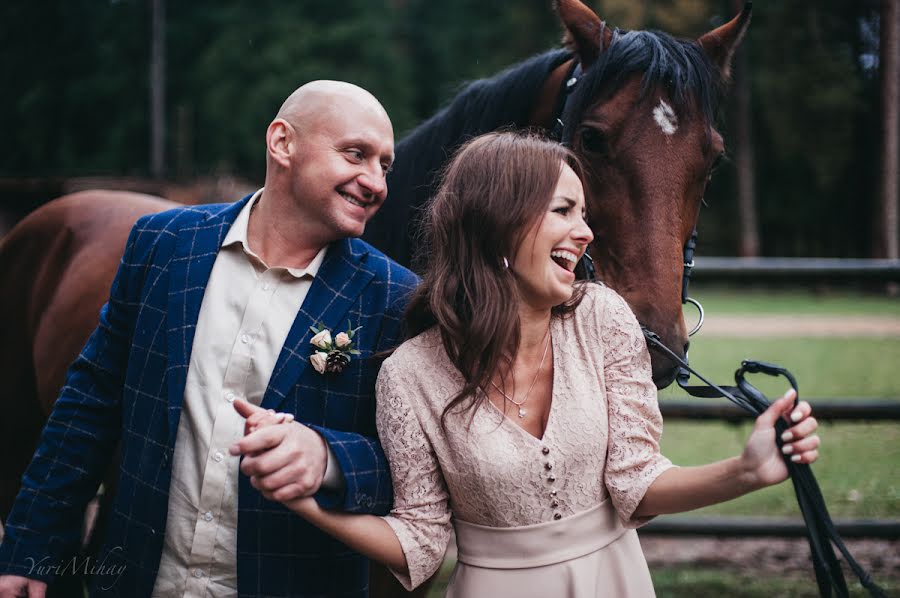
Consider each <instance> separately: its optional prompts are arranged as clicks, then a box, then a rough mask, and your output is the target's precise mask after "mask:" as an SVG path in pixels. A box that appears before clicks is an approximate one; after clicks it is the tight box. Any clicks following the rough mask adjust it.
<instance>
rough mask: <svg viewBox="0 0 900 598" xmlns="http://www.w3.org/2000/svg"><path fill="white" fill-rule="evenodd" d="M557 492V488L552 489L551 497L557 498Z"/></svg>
mask: <svg viewBox="0 0 900 598" xmlns="http://www.w3.org/2000/svg"><path fill="white" fill-rule="evenodd" d="M556 494H557V492H556V490H551V491H550V497H551V498H556Z"/></svg>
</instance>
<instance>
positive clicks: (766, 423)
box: [741, 389, 819, 487]
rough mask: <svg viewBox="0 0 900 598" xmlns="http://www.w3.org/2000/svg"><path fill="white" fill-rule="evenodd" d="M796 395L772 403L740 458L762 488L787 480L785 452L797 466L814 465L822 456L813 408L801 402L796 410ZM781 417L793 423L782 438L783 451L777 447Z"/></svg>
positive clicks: (755, 428) (761, 415)
mask: <svg viewBox="0 0 900 598" xmlns="http://www.w3.org/2000/svg"><path fill="white" fill-rule="evenodd" d="M796 396H797V393H796V392H795V391H794V389H791V390H789V391H787V392H786V393H785V394H784V396H782V397H781V398H780V399H778V400H777V401H775V402H774V403H772V404H771V405H770V406H769V408H768V409H766V411H764V412H763V413H762V414H760V416H759V417H757V418H756V425H755V426H754V427H753V433H752V434H751V435H750V438H749V440H747V446H746V447H745V448H744V453H743V454H742V455H741V461H742V462H743V464H744V467H745V468H746V471H747V472H748V473H750V474H751V475H753V476H754V478H755V479H756V481H757V483H758V484H759V486H760V487H764V486H771V485H773V484H778V483H780V482H783V481H784V480H785V479H787V477H788V470H787V466H786V465H785V464H784V460H783V456H782V453H783V454H785V455H790V458H791V461H793V462H795V463H812V462H813V461H815V460H816V459H817V458H818V457H819V451H818V448H819V437H818V436H817V435H816V434H815V432H816V429H817V428H818V427H819V423H818V422H817V421H816V419H815V418H814V417H812V407H811V406H810V404H809V403H807V402H806V401H800V402H799V403H797V406H796V407H793V404H794V399H795V398H796ZM780 417H784V419H785V420H786V421H788V422H790V423H791V427H789V428H788V429H787V430H786V431H785V432H784V433H782V435H781V438H782V440H783V441H784V445H783V446H782V450H781V451H779V450H778V445H776V444H775V422H777V421H778V419H779V418H780Z"/></svg>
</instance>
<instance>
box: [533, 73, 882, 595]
mask: <svg viewBox="0 0 900 598" xmlns="http://www.w3.org/2000/svg"><path fill="white" fill-rule="evenodd" d="M581 76H582V68H581V63H580V62H579V61H578V59H577V58H576V59H574V60H573V65H572V67H571V70H570V71H569V75H568V76H567V77H566V78H565V80H564V83H563V86H562V90H561V92H560V94H559V96H558V99H557V102H556V118H555V121H554V123H553V127H552V129H551V131H550V136H551V137H552V138H553V139H554V140H556V141H558V142H560V143H562V144H563V145H565V146H567V147H570V148H571V139H564V138H563V131H564V130H565V124H564V122H563V120H562V117H563V115H564V114H565V111H566V108H567V106H568V104H569V100H570V98H571V97H572V92H573V91H574V90H575V88H576V86H577V85H578V82H579V80H580V79H581ZM698 217H699V216H698ZM696 246H697V226H696V223H695V224H694V228H693V230H692V231H691V235H690V236H689V237H688V239H687V241H686V242H685V244H684V249H683V264H684V266H683V267H684V270H683V272H682V278H681V303H682V305H684V304H685V303H690V304H692V305H694V306H695V307H696V308H697V311H698V312H699V313H700V320H699V321H698V322H697V324H696V326H694V328H693V330H691V332H690V333H689V334H688V336H693V335H694V334H696V333H697V332H698V331H699V330H700V328H701V327H702V326H703V320H704V311H703V306H702V305H700V302H699V301H697V300H695V299H693V298H691V297H690V296H688V286H689V285H690V281H691V275H692V274H693V270H694V249H695V248H696ZM576 272H577V273H578V275H579V278H581V279H587V280H589V281H592V282H600V281H598V280H597V275H596V270H595V268H594V263H593V259H592V258H591V256H590V254H589V253H588V252H587V251H586V252H585V253H584V255H583V256H582V257H581V260H580V261H579V264H578V267H577V269H576ZM641 331H642V332H643V333H644V337H645V338H646V339H647V345H648V347H652V348H654V349H656V350H658V351H660V352H661V353H663V354H665V355H667V356H668V357H669V358H670V359H672V360H673V361H674V362H676V363H677V364H678V366H679V367H678V373H677V374H676V380H677V382H678V386H680V387H681V388H682V389H684V390H685V391H686V392H687V393H688V394H690V395H691V396H694V397H699V398H719V397H724V398H726V399H728V400H729V401H731V402H732V403H734V404H735V405H737V406H738V407H740V408H742V409H744V410H745V411H748V412H750V413H752V414H754V415H755V416H759V415H760V414H761V413H762V412H763V411H765V410H766V409H767V408H768V407H769V405H770V402H769V400H768V398H767V397H766V396H765V395H764V394H763V393H762V392H760V391H759V390H758V389H757V388H756V387H754V386H753V385H752V384H750V383H749V382H747V380H746V379H745V376H746V374H756V373H763V374H768V375H770V376H784V377H786V378H787V379H788V381H789V382H790V384H791V386H792V387H793V388H794V390H795V391H796V390H797V381H796V380H795V379H794V376H793V375H792V374H791V373H790V372H789V371H788V370H787V369H785V368H782V367H780V366H777V365H774V364H770V363H765V362H759V361H743V362H742V363H741V367H740V368H739V369H738V370H737V371H736V372H735V382H736V383H737V385H736V386H724V385H723V386H719V385H717V384H715V383H713V382H710V381H709V380H707V379H706V378H704V377H703V376H702V375H701V374H700V373H699V372H697V371H696V370H694V369H693V368H692V367H691V366H690V365H689V364H688V356H687V352H686V351H685V355H684V359H682V358H681V357H679V356H678V355H677V354H676V353H675V352H674V351H672V350H671V349H670V348H669V347H667V346H666V345H665V343H663V342H662V339H661V338H660V337H659V335H658V334H656V333H655V332H653V331H651V330H649V329H648V328H646V327H645V326H641ZM691 374H694V375H695V376H697V377H698V378H699V379H700V380H702V381H703V382H704V384H705V386H691V385H689V384H688V381H689V380H690V377H691ZM797 397H798V398H797V399H795V405H796V402H797V401H798V400H799V393H798V394H797ZM787 427H788V425H787V423H786V422H785V421H784V420H782V419H779V420H778V422H777V423H776V426H775V430H776V434H775V442H776V444H777V445H778V448H779V449H781V446H782V444H783V441H782V440H781V434H782V433H783V432H784V431H785V430H786V429H787ZM783 458H784V463H785V465H786V466H787V469H788V472H789V476H790V478H791V482H792V483H793V485H794V493H795V494H796V496H797V502H798V504H799V505H800V512H801V513H802V515H803V520H804V522H805V523H806V528H807V532H808V533H807V540H808V542H809V546H810V553H811V556H812V562H813V569H814V571H815V575H816V583H817V585H818V586H819V593H820V595H821V596H823V597H824V596H828V597H830V596H831V592H832V590H834V591H835V592H836V593H837V595H838V596H840V597H844V596H849V592H848V588H847V583H846V581H845V580H844V574H843V572H842V571H841V566H840V563H839V561H838V559H837V556H836V555H835V553H834V546H837V547H838V550H839V551H840V552H841V554H842V555H843V556H844V558H845V559H846V562H847V564H848V565H849V566H850V568H851V570H852V571H853V573H854V574H856V576H857V578H858V579H859V580H860V583H861V584H862V585H863V587H865V588H866V590H868V591H869V593H870V595H872V596H876V597H882V596H886V594H885V593H884V590H882V589H881V588H880V587H879V586H878V585H876V584H875V582H874V581H873V580H872V578H871V577H870V576H869V574H868V572H866V570H865V569H863V568H862V567H861V566H860V565H859V563H857V561H856V560H855V559H854V558H853V556H852V555H851V554H850V552H849V550H848V549H847V547H846V546H845V545H844V542H843V541H842V539H841V537H840V535H839V534H838V532H837V529H836V528H835V527H834V523H833V522H832V520H831V516H830V515H829V514H828V509H827V507H826V506H825V499H824V497H823V496H822V492H821V490H820V489H819V485H818V482H817V481H816V478H815V476H814V475H813V472H812V469H810V467H809V465H807V464H804V463H794V462H793V461H791V460H790V456H789V455H783Z"/></svg>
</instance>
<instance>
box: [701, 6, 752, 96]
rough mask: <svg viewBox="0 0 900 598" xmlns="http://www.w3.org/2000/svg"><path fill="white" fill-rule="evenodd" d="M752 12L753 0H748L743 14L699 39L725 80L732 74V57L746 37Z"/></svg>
mask: <svg viewBox="0 0 900 598" xmlns="http://www.w3.org/2000/svg"><path fill="white" fill-rule="evenodd" d="M751 12H753V2H749V1H748V2H747V3H745V4H744V10H742V11H741V14H739V15H738V16H736V17H734V18H733V19H731V20H730V21H728V22H727V23H725V24H724V25H721V26H719V27H717V28H716V29H713V30H712V31H710V32H708V33H706V34H704V35H702V36H701V37H700V39H698V40H697V43H698V44H700V47H701V48H703V51H704V52H706V55H707V56H708V57H709V59H710V60H711V61H712V62H713V64H715V65H716V66H717V67H718V68H719V72H720V73H722V79H724V80H728V77H729V76H730V75H731V58H732V57H733V56H734V51H735V50H737V47H738V45H740V43H741V40H742V39H744V34H745V33H746V32H747V26H748V25H750V13H751Z"/></svg>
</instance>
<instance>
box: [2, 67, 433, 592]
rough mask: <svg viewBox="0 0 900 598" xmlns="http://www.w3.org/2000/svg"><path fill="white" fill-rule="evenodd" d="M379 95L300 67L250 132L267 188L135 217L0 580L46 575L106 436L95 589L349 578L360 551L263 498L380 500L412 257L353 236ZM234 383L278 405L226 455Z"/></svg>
mask: <svg viewBox="0 0 900 598" xmlns="http://www.w3.org/2000/svg"><path fill="white" fill-rule="evenodd" d="M393 156H394V136H393V130H392V127H391V122H390V119H389V118H388V116H387V114H386V113H385V111H384V108H383V107H382V106H381V104H379V103H378V101H377V100H376V99H375V98H374V97H373V96H372V95H371V94H369V93H368V92H367V91H365V90H363V89H361V88H359V87H356V86H354V85H351V84H348V83H342V82H337V81H315V82H312V83H308V84H306V85H304V86H303V87H301V88H299V89H297V90H296V91H295V92H294V93H292V94H291V95H290V97H288V99H287V100H286V101H285V102H284V104H283V105H282V107H281V109H280V110H279V112H278V114H277V116H276V118H275V119H274V120H273V121H272V123H271V124H270V125H269V127H268V129H267V131H266V179H265V187H264V188H263V189H261V190H259V191H257V192H256V193H254V194H252V195H251V196H248V197H245V198H244V199H242V200H241V201H239V202H237V203H234V204H221V205H207V206H199V207H191V208H180V209H176V210H171V211H168V212H163V213H161V214H155V215H151V216H146V217H144V218H142V219H140V220H139V221H138V222H137V224H136V225H135V227H134V229H133V230H132V232H131V235H130V237H129V239H128V243H127V245H126V248H125V253H124V255H123V258H122V263H121V266H120V268H119V272H118V274H117V275H116V279H115V281H114V283H113V286H112V291H111V294H110V297H109V301H108V303H107V304H106V306H104V308H103V311H102V312H101V317H100V324H99V326H98V328H97V330H96V331H95V332H94V333H93V335H92V336H91V338H90V340H89V341H88V344H87V345H86V346H85V348H84V350H83V351H82V353H81V355H80V356H79V357H78V359H77V360H76V361H75V363H74V364H73V366H72V368H71V369H70V371H69V373H68V376H67V380H66V385H65V387H64V388H63V390H62V392H61V395H60V397H59V400H58V401H57V402H56V406H55V408H54V411H53V413H52V415H51V417H50V420H49V422H48V424H47V427H46V429H45V431H44V433H43V436H42V438H41V442H40V445H39V447H38V450H37V452H36V453H35V457H34V459H33V461H32V463H31V465H30V467H29V469H28V471H27V473H26V475H25V478H24V484H23V488H22V490H21V492H20V494H19V496H18V498H17V501H16V504H15V507H14V509H13V512H12V514H11V515H10V518H9V521H8V522H7V527H6V537H5V538H4V540H3V544H2V546H0V572H2V573H4V574H6V575H3V576H2V577H0V598H6V597H7V596H20V595H25V594H26V593H27V595H31V596H38V595H43V591H44V588H45V587H46V584H47V583H48V582H52V570H53V569H52V568H51V569H48V570H47V571H50V573H48V572H46V571H45V570H43V569H42V570H40V571H38V570H37V569H35V568H34V567H29V563H32V562H34V561H41V562H48V563H57V562H58V563H65V562H68V561H69V560H70V559H71V558H72V556H73V555H74V554H75V551H76V549H77V547H78V541H79V538H80V531H81V530H80V526H79V522H80V521H81V513H82V512H83V510H84V507H85V505H86V504H87V503H88V501H89V500H90V498H92V497H93V495H94V493H95V491H96V489H97V486H98V484H99V482H100V479H101V477H102V475H103V473H104V472H105V471H106V468H107V466H108V464H109V461H110V459H111V457H112V455H113V454H114V452H115V451H114V449H115V446H116V444H117V443H119V442H121V447H122V465H121V468H120V477H119V483H118V490H117V494H116V499H115V505H114V509H113V512H112V514H111V517H112V521H110V522H109V525H108V529H109V530H110V531H109V534H108V537H107V539H106V545H105V548H104V550H103V551H102V553H101V554H100V556H99V560H100V561H103V562H105V563H106V565H107V566H109V567H121V570H122V574H121V576H120V577H119V578H118V579H117V580H116V582H115V584H109V583H108V580H106V579H102V580H101V579H95V580H93V581H94V583H93V589H92V594H93V595H107V594H109V595H123V596H135V597H139V596H166V597H168V596H212V597H215V596H235V595H241V596H250V595H254V596H255V595H266V596H313V595H315V596H321V595H338V594H340V595H342V596H356V595H360V596H362V595H365V592H366V585H367V580H368V575H367V564H366V561H365V560H364V559H363V558H362V557H361V556H359V555H358V554H356V553H353V552H351V551H350V550H349V549H347V548H346V547H345V546H343V545H341V544H339V543H337V542H335V541H334V540H332V539H330V538H328V537H327V536H325V535H324V534H323V533H321V532H319V531H318V530H317V529H315V528H313V527H312V526H310V525H309V524H307V523H306V522H304V521H303V520H301V519H300V518H298V517H296V516H294V515H293V514H292V513H290V512H289V511H288V510H287V509H285V508H284V507H283V506H282V505H281V504H279V503H275V502H271V501H268V500H266V499H265V498H263V496H262V495H261V494H260V492H259V491H258V490H257V488H260V489H263V490H264V491H266V492H270V493H273V494H274V495H276V496H277V497H278V498H279V499H282V500H285V499H290V498H291V497H308V496H312V497H314V498H315V499H316V501H317V502H319V504H320V505H321V506H323V507H325V508H331V509H342V510H346V511H351V512H369V513H384V512H386V511H387V510H388V508H389V507H390V501H391V489H390V488H391V484H390V474H389V470H388V467H387V464H386V462H385V459H384V454H383V453H382V450H381V447H380V446H379V444H378V442H377V440H376V431H375V405H374V385H375V378H376V375H377V373H378V364H377V363H376V361H375V360H373V359H371V358H370V357H371V355H372V354H373V353H377V352H379V351H383V350H385V349H387V348H389V347H392V346H395V345H396V344H398V343H399V341H400V340H402V338H401V314H402V312H403V309H404V307H405V304H406V300H407V297H408V295H409V293H410V292H411V291H412V289H413V288H414V286H415V284H416V282H417V281H416V278H415V276H414V275H413V274H412V273H411V272H409V271H408V270H406V269H404V268H402V267H400V266H398V265H397V264H395V263H393V262H391V261H390V260H389V259H388V258H386V257H385V256H384V255H383V254H381V253H380V252H378V251H377V250H375V249H374V248H372V247H371V246H369V245H367V244H365V243H364V242H362V241H360V240H358V239H354V238H353V237H357V236H359V235H360V234H362V232H363V230H364V228H365V225H366V222H367V221H368V220H369V219H370V218H371V217H372V216H373V214H374V213H375V212H376V211H377V210H378V208H379V207H380V206H381V204H382V203H383V202H384V200H385V198H386V196H387V186H386V183H385V174H386V173H387V171H388V169H389V168H390V166H391V162H392V160H393ZM348 322H349V325H350V326H351V327H352V328H353V329H357V328H358V331H357V332H356V334H355V335H354V337H353V344H354V348H355V349H357V350H359V351H360V352H361V354H360V355H358V356H357V355H354V356H353V357H352V360H351V361H350V362H349V364H346V367H344V368H343V371H341V372H334V371H329V372H326V373H321V374H320V373H319V372H318V371H317V370H316V369H315V368H313V367H310V362H309V357H310V355H311V354H312V350H313V349H315V347H313V346H312V345H310V338H311V336H312V332H311V330H310V328H311V327H312V326H317V325H319V324H322V325H324V326H325V327H326V328H329V329H331V330H332V331H333V332H334V333H335V335H337V334H338V333H339V332H342V331H344V330H345V329H346V328H347V326H348ZM236 399H244V400H247V401H249V402H250V403H253V404H256V405H261V406H262V407H264V408H266V409H273V410H278V411H281V412H286V413H289V414H291V415H292V416H293V418H285V419H284V421H283V423H281V424H279V425H277V426H274V427H273V428H272V429H271V430H269V431H267V432H266V434H267V436H266V441H267V443H266V448H265V449H264V450H263V451H262V452H257V453H255V454H254V455H252V464H253V466H252V467H253V471H252V477H248V476H242V475H240V474H239V465H240V456H239V455H232V454H230V453H229V447H230V446H231V445H232V444H233V443H235V441H237V440H239V439H240V438H241V437H242V435H243V432H244V428H243V425H244V424H243V419H242V418H241V417H240V416H239V415H238V414H237V413H236V412H235V410H234V409H233V408H232V404H233V402H234V401H235V400H236Z"/></svg>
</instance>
